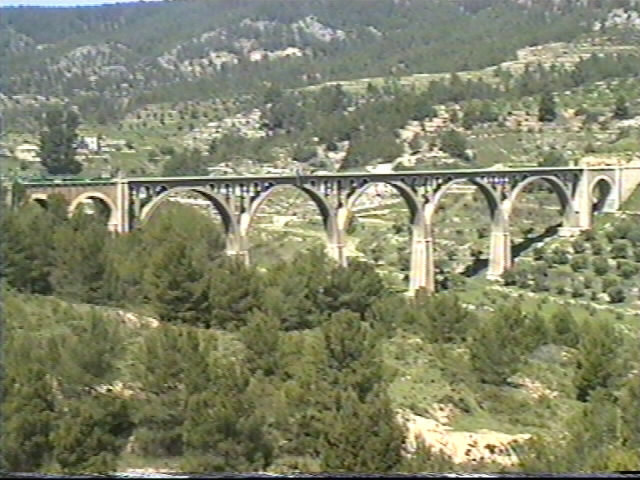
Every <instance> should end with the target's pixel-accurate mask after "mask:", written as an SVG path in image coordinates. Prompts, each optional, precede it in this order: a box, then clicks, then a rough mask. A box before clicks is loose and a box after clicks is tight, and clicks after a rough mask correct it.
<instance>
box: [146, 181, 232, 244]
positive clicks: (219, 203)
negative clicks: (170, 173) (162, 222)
mask: <svg viewBox="0 0 640 480" xmlns="http://www.w3.org/2000/svg"><path fill="white" fill-rule="evenodd" d="M189 192H193V193H197V194H198V195H200V196H201V197H203V198H204V199H205V200H207V201H209V202H210V203H211V205H213V207H214V208H215V209H216V211H217V212H218V214H219V215H220V217H221V218H222V223H223V225H224V230H225V233H226V234H229V233H236V232H237V231H238V225H237V222H236V220H235V218H234V216H233V214H232V213H231V208H230V207H229V205H228V204H227V202H226V201H225V200H224V199H223V198H221V197H220V196H218V195H217V194H215V193H213V192H211V191H209V190H207V189H206V188H199V187H174V188H170V189H168V190H165V191H164V192H162V193H161V194H160V195H158V196H157V197H155V198H153V199H152V200H151V201H150V202H149V203H148V204H146V205H145V206H144V207H143V209H142V211H141V212H140V226H141V227H143V226H144V225H145V224H146V223H147V222H148V221H149V219H150V218H151V217H152V216H153V214H154V212H155V211H156V210H157V209H158V207H159V206H160V204H161V203H162V202H164V201H165V200H166V199H167V198H168V197H169V196H170V195H174V194H176V193H189Z"/></svg>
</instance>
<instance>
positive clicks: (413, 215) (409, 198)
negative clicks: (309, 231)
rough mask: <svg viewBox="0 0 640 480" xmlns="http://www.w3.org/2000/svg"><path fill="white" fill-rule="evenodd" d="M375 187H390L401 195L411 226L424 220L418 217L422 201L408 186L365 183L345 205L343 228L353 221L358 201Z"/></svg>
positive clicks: (392, 183) (377, 182)
mask: <svg viewBox="0 0 640 480" xmlns="http://www.w3.org/2000/svg"><path fill="white" fill-rule="evenodd" d="M374 185H389V186H390V187H392V188H393V189H394V190H395V191H396V192H398V193H399V194H400V196H401V197H402V199H403V200H404V202H405V204H406V206H407V208H408V210H409V218H410V223H411V225H415V224H416V223H419V222H420V221H421V220H422V219H421V218H420V216H419V215H418V213H419V212H420V210H421V208H420V200H419V199H418V197H417V196H416V194H415V193H414V191H413V190H412V189H411V188H410V187H409V186H408V185H406V184H404V183H402V182H385V181H373V182H369V181H367V183H365V184H364V185H363V186H361V187H359V188H358V189H357V190H356V191H355V192H354V193H353V194H352V195H351V196H349V198H348V199H347V202H346V205H345V207H346V208H345V212H346V215H345V216H344V220H343V225H341V227H342V228H343V229H345V228H346V227H347V226H348V225H349V222H350V221H351V220H352V219H353V209H354V208H355V206H356V204H357V203H358V200H359V199H360V198H361V197H362V196H363V195H364V194H365V193H366V192H367V190H369V189H370V188H371V187H373V186H374Z"/></svg>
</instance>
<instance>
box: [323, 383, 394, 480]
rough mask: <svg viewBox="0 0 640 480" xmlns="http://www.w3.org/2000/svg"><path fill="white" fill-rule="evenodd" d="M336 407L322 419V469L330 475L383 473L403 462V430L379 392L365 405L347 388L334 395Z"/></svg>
mask: <svg viewBox="0 0 640 480" xmlns="http://www.w3.org/2000/svg"><path fill="white" fill-rule="evenodd" d="M335 400H336V405H335V408H334V410H333V411H331V412H330V413H327V414H326V416H325V422H326V423H325V429H324V434H323V436H322V446H323V448H322V467H323V470H325V471H331V472H355V473H385V472H391V471H395V470H396V468H397V466H398V465H399V464H400V462H401V460H402V448H403V445H404V429H403V428H402V427H401V425H400V424H399V423H398V421H397V420H396V418H395V415H394V412H393V409H392V408H391V405H390V402H389V399H388V397H387V395H386V392H384V391H383V390H382V389H376V391H374V392H372V394H371V395H370V396H369V398H368V399H367V400H366V402H363V401H361V400H359V399H358V394H357V393H356V392H355V391H353V390H351V389H347V390H344V391H338V392H336V397H335Z"/></svg>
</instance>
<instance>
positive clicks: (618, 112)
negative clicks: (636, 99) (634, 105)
mask: <svg viewBox="0 0 640 480" xmlns="http://www.w3.org/2000/svg"><path fill="white" fill-rule="evenodd" d="M630 116H631V115H630V112H629V104H628V103H627V99H626V98H624V96H623V95H618V96H617V97H616V103H615V105H614V107H613V118H617V119H618V120H624V119H625V118H629V117H630Z"/></svg>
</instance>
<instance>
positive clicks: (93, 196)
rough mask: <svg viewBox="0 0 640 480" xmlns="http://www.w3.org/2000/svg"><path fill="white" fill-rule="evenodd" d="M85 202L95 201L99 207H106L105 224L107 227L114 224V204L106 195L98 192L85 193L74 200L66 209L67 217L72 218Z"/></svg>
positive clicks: (115, 210)
mask: <svg viewBox="0 0 640 480" xmlns="http://www.w3.org/2000/svg"><path fill="white" fill-rule="evenodd" d="M87 200H97V201H98V202H100V204H101V205H103V206H104V207H106V209H107V210H108V212H109V213H108V214H107V215H105V216H106V217H107V223H108V224H109V225H111V224H113V223H115V222H116V217H117V209H116V206H115V204H114V203H113V200H111V199H110V198H109V197H108V196H107V195H105V194H103V193H100V192H86V193H83V194H81V195H78V196H77V197H76V198H74V199H73V201H72V202H71V204H70V205H69V208H68V214H69V216H70V217H71V216H73V214H74V213H75V212H76V210H77V208H78V207H79V206H80V205H81V204H83V203H84V202H86V201H87Z"/></svg>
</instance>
